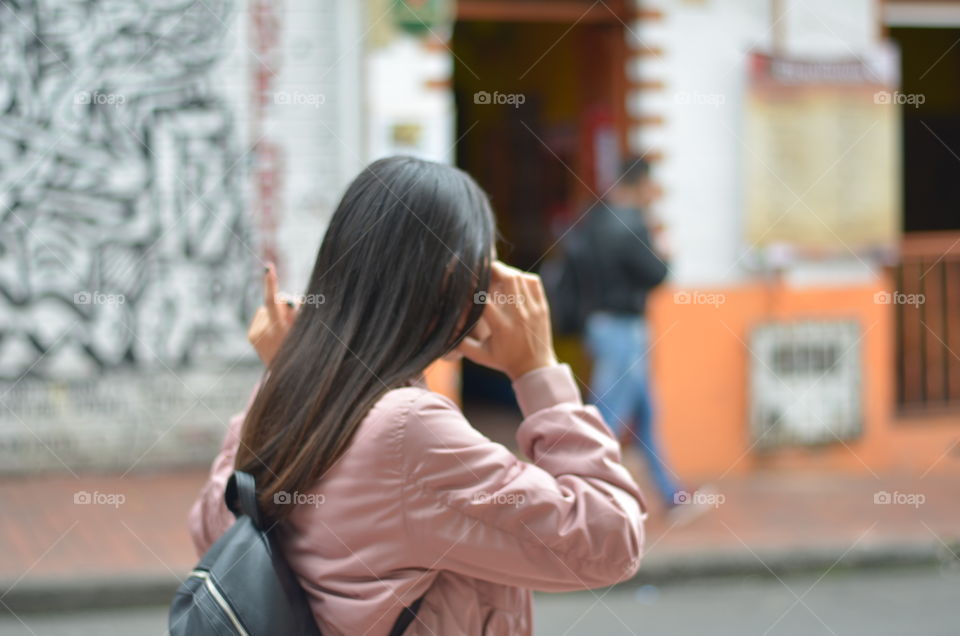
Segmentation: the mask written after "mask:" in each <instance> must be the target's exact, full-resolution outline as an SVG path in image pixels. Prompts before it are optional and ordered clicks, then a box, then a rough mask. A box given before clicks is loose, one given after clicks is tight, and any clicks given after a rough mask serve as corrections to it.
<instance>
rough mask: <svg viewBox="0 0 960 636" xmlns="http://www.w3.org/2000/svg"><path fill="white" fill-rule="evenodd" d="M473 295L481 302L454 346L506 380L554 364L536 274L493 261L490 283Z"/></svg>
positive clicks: (545, 307) (547, 317)
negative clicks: (468, 328) (467, 331)
mask: <svg viewBox="0 0 960 636" xmlns="http://www.w3.org/2000/svg"><path fill="white" fill-rule="evenodd" d="M477 296H478V298H476V299H475V301H476V302H483V303H485V305H486V307H485V309H484V311H483V315H482V316H481V318H480V322H479V323H478V324H477V327H476V328H475V329H474V330H473V331H472V332H471V333H470V335H468V336H467V337H466V338H464V339H463V341H462V342H461V343H460V345H459V346H458V347H457V350H458V351H459V352H460V353H462V354H463V355H464V356H465V357H467V358H468V359H470V360H472V361H474V362H476V363H477V364H482V365H484V366H487V367H490V368H492V369H497V370H498V371H502V372H504V373H505V374H507V376H508V377H509V378H510V379H511V380H516V379H517V378H519V377H520V376H522V375H523V374H525V373H527V372H528V371H533V370H534V369H539V368H540V367H546V366H551V365H555V364H557V357H556V354H555V353H554V350H553V334H552V331H551V327H550V306H549V304H548V303H547V295H546V293H545V292H544V291H543V283H542V282H541V280H540V277H539V276H537V275H536V274H528V273H526V272H522V271H520V270H519V269H516V268H514V267H510V266H509V265H506V264H504V263H501V262H500V261H496V262H494V264H493V271H492V276H491V280H490V289H489V290H488V291H486V292H481V293H480V294H478V295H477Z"/></svg>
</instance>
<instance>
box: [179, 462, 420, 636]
mask: <svg viewBox="0 0 960 636" xmlns="http://www.w3.org/2000/svg"><path fill="white" fill-rule="evenodd" d="M225 501H226V502H227V506H228V507H229V508H230V510H231V511H232V512H233V514H235V515H236V516H237V520H236V522H234V524H233V525H232V526H231V527H230V529H229V530H227V531H226V532H225V533H224V534H223V536H222V537H220V538H219V539H218V540H217V541H216V543H214V544H213V545H212V546H210V549H209V550H207V553H206V554H204V555H203V558H202V559H201V560H200V563H198V564H197V567H196V568H194V570H193V572H191V573H190V575H189V576H188V577H187V579H186V580H185V581H184V582H183V583H182V584H181V585H180V587H179V588H178V589H177V593H176V595H175V596H174V598H173V604H172V605H171V606H170V617H169V629H170V636H228V635H229V636H238V635H239V636H266V635H268V634H270V635H272V634H284V635H290V636H297V635H302V636H320V630H319V629H318V628H317V623H316V621H315V620H314V618H313V613H312V612H311V610H310V605H309V603H308V602H307V597H306V593H305V592H304V591H303V588H301V587H300V583H299V582H298V581H297V578H296V575H294V573H293V571H292V570H291V569H290V566H289V565H288V564H287V562H286V560H285V559H284V558H283V554H282V553H281V552H280V550H279V548H278V546H277V543H276V537H275V536H274V533H273V532H271V530H272V529H273V527H272V526H271V527H270V528H266V529H264V528H263V527H262V525H261V521H260V512H259V510H258V508H257V497H256V483H255V481H254V478H253V475H250V474H249V473H244V472H240V471H236V472H235V473H233V475H232V476H231V477H230V479H229V481H228V482H227V489H226V493H225ZM421 600H422V598H421V599H418V600H417V601H416V602H415V603H414V604H413V605H411V606H410V607H407V608H404V609H403V611H402V612H401V613H400V616H399V618H397V622H396V623H395V624H394V626H393V631H391V632H390V634H391V636H400V635H401V634H403V632H404V630H405V629H406V628H407V626H408V625H409V624H410V623H411V622H413V619H414V618H415V617H416V613H417V609H419V607H420V601H421Z"/></svg>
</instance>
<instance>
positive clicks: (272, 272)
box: [263, 263, 280, 322]
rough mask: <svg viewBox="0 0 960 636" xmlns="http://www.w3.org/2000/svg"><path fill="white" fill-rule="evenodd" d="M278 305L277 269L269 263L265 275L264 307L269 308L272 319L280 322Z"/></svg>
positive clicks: (268, 311)
mask: <svg viewBox="0 0 960 636" xmlns="http://www.w3.org/2000/svg"><path fill="white" fill-rule="evenodd" d="M277 304H278V294H277V269H276V267H274V265H273V263H267V270H266V271H265V272H264V273H263V306H264V307H266V308H267V313H268V314H269V315H270V319H271V320H273V321H276V322H279V321H280V311H279V308H278V307H277Z"/></svg>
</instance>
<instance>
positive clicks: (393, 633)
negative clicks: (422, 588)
mask: <svg viewBox="0 0 960 636" xmlns="http://www.w3.org/2000/svg"><path fill="white" fill-rule="evenodd" d="M422 602H423V597H422V596H421V597H420V598H418V599H417V600H415V601H414V602H413V605H411V606H410V607H404V608H403V609H402V610H401V611H400V616H398V617H397V622H396V623H394V624H393V629H391V630H390V636H403V632H405V631H406V629H407V627H409V626H410V623H412V622H413V619H415V618H416V617H417V612H418V611H420V603H422Z"/></svg>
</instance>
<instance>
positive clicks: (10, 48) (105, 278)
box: [0, 0, 255, 380]
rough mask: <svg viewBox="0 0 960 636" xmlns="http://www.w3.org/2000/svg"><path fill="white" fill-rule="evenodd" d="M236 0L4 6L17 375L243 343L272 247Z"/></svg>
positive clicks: (6, 326) (0, 166)
mask: <svg viewBox="0 0 960 636" xmlns="http://www.w3.org/2000/svg"><path fill="white" fill-rule="evenodd" d="M232 13H233V11H232V8H231V6H230V3H229V2H225V1H224V0H214V1H213V2H208V3H205V4H201V3H197V4H190V5H187V7H186V8H184V3H182V2H155V1H153V0H151V1H146V0H144V1H141V2H128V3H123V4H119V5H118V4H117V3H109V2H99V3H97V2H94V3H81V2H69V1H62V2H51V1H47V2H44V1H36V2H29V1H26V2H20V3H3V4H2V5H0V42H2V44H0V48H2V53H3V55H2V57H0V65H2V71H0V197H2V200H0V241H2V245H0V320H2V321H3V323H2V329H3V337H2V340H0V375H2V377H3V378H4V379H7V380H15V379H17V378H20V377H21V376H23V375H24V374H25V373H26V372H28V371H30V372H31V374H32V375H35V376H44V377H55V378H64V377H77V376H83V375H88V374H91V373H95V372H97V371H99V370H101V369H104V368H112V367H117V366H123V365H130V364H133V365H155V364H167V365H180V364H183V363H189V362H190V361H191V360H192V359H194V358H196V357H207V356H210V355H217V356H219V355H230V354H231V353H236V351H235V350H236V345H237V343H238V342H240V341H241V340H240V339H239V338H238V334H240V333H242V330H243V327H244V321H245V317H246V315H247V314H248V312H249V307H248V305H247V303H245V302H244V300H245V299H246V298H247V297H248V296H249V295H248V294H247V293H246V290H247V289H248V288H249V287H250V280H251V274H252V272H253V271H254V268H253V261H254V256H255V253H254V252H253V251H252V248H251V247H250V245H251V244H252V236H251V232H250V227H249V225H250V224H249V222H248V219H247V216H246V215H245V213H244V212H245V211H244V206H243V204H242V196H241V194H242V193H241V186H242V182H241V165H240V164H241V156H240V149H239V145H238V139H237V137H236V135H235V127H236V124H235V121H234V116H233V113H232V112H231V110H230V107H229V105H228V104H227V103H225V100H224V99H223V97H222V95H220V94H218V92H217V91H216V90H214V89H213V87H212V85H211V78H210V74H211V71H212V70H213V69H214V68H216V65H217V62H218V61H219V59H220V57H221V53H222V50H223V47H224V43H223V39H224V32H225V30H226V28H227V26H226V25H227V22H228V21H230V20H232V19H234V16H233V15H231V14H232Z"/></svg>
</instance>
